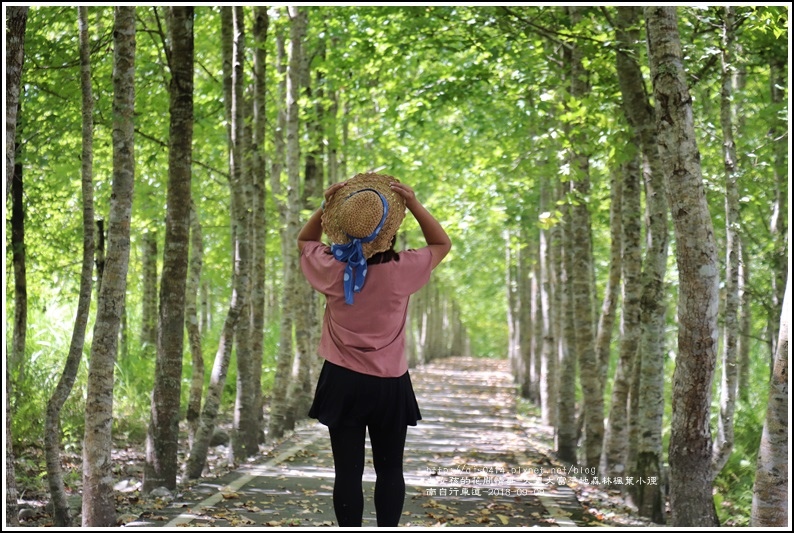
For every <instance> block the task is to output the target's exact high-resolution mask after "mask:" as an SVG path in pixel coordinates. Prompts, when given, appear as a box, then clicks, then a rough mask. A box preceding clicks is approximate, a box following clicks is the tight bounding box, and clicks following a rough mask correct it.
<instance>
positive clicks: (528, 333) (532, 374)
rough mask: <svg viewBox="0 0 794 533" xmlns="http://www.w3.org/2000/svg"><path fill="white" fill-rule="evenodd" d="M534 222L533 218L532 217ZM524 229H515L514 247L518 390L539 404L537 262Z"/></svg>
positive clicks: (523, 226) (522, 227)
mask: <svg viewBox="0 0 794 533" xmlns="http://www.w3.org/2000/svg"><path fill="white" fill-rule="evenodd" d="M535 218H536V219H537V217H535ZM526 233H527V231H526V226H525V225H524V224H522V225H521V228H520V229H519V232H518V235H519V248H518V268H517V274H518V297H519V301H520V303H519V304H518V307H519V316H518V357H519V359H520V361H521V363H520V364H521V367H522V368H523V369H524V380H523V384H522V388H523V389H524V390H525V391H526V395H527V398H529V400H530V401H531V402H533V403H536V404H539V403H540V392H539V386H540V385H539V382H538V368H537V367H536V366H535V361H536V360H537V351H536V350H535V343H534V339H535V335H534V334H533V328H534V326H535V324H536V323H537V322H538V321H537V320H536V313H537V303H536V302H537V298H536V296H537V277H536V276H535V275H534V272H533V265H535V264H536V263H537V261H532V259H531V257H530V253H531V252H530V245H529V240H530V238H529V236H528V235H527V234H526Z"/></svg>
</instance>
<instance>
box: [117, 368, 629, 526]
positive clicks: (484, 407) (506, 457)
mask: <svg viewBox="0 0 794 533" xmlns="http://www.w3.org/2000/svg"><path fill="white" fill-rule="evenodd" d="M411 379H412V381H413V383H414V388H415V390H416V394H417V399H418V401H419V406H420V409H421V412H422V416H423V420H421V421H420V422H419V423H418V425H417V426H416V427H409V428H408V438H407V442H406V450H405V484H406V498H405V506H404V509H403V518H402V520H401V521H400V525H401V526H414V527H417V526H418V527H431V526H447V527H449V526H469V527H472V526H474V527H477V526H479V527H488V526H498V527H531V526H550V527H577V526H588V525H594V526H595V525H597V526H604V525H607V526H609V525H613V524H610V523H609V521H601V520H603V519H604V517H603V516H600V517H596V513H592V512H590V511H589V510H588V509H589V508H590V506H589V505H588V504H586V503H585V504H583V503H581V502H580V501H579V499H578V498H577V495H576V493H575V492H574V490H573V489H572V488H571V486H576V484H577V482H578V477H579V476H578V475H577V473H576V472H574V471H571V469H569V468H566V467H565V466H561V465H557V464H556V463H554V462H553V460H552V459H551V458H550V457H551V456H550V454H549V450H548V448H546V446H548V443H549V442H550V438H551V431H550V429H549V428H547V427H544V426H541V425H539V424H538V423H537V421H534V422H533V420H532V419H531V418H528V417H519V416H518V415H517V413H516V398H515V387H514V385H513V381H512V377H511V375H510V374H509V365H508V363H507V361H504V360H491V359H474V358H463V357H454V358H448V359H443V360H439V361H434V362H432V363H430V364H427V365H422V366H420V367H417V368H415V369H412V370H411ZM255 460H256V461H257V462H256V463H255V464H247V465H245V466H242V467H240V468H238V469H237V470H236V471H234V472H231V473H229V474H227V475H225V476H223V477H220V478H218V479H213V480H202V481H201V482H199V483H198V484H195V485H193V486H191V487H190V488H189V489H186V490H184V491H183V492H182V493H181V494H179V495H178V497H177V499H176V500H174V501H170V502H159V505H155V508H154V509H152V510H151V511H147V512H145V513H143V514H142V515H141V516H140V517H139V518H138V519H137V520H135V521H132V522H129V523H127V524H126V526H127V527H135V526H143V527H162V526H165V527H179V526H183V527H184V526H189V527H196V526H199V527H200V526H215V527H246V526H248V527H256V526H260V527H261V526H273V527H287V526H299V527H322V526H336V521H335V517H334V512H333V505H332V491H333V483H334V472H333V458H332V456H331V451H330V441H329V439H328V431H327V429H326V427H325V426H323V425H321V424H319V423H317V422H316V421H314V420H310V421H305V422H303V423H302V424H301V425H300V426H299V427H298V428H297V429H296V430H295V431H294V433H293V434H292V435H291V436H290V437H289V438H287V439H285V440H284V441H283V442H281V443H280V444H279V445H278V446H276V447H275V448H274V449H273V450H271V451H270V452H269V453H268V454H267V455H266V456H264V457H262V456H260V457H257V458H255ZM374 481H375V479H374V468H373V466H372V459H371V451H370V448H369V442H367V465H366V467H365V472H364V495H365V503H364V524H363V525H364V526H375V525H376V522H375V509H374V504H373V501H372V495H373V489H374ZM637 524H639V522H634V523H633V524H632V525H637ZM621 525H627V524H621Z"/></svg>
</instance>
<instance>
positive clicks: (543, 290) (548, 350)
mask: <svg viewBox="0 0 794 533" xmlns="http://www.w3.org/2000/svg"><path fill="white" fill-rule="evenodd" d="M550 207H551V206H550V205H549V185H548V183H547V182H546V180H541V182H540V212H541V213H546V212H547V211H548V209H550ZM553 231H554V229H553V228H551V227H549V228H547V227H545V226H544V227H541V229H540V233H539V237H538V242H539V244H538V266H539V269H540V279H539V283H538V288H539V291H540V320H541V322H542V324H541V335H543V343H542V345H541V353H540V362H541V367H540V404H541V409H542V417H543V423H544V424H547V425H549V426H553V427H554V426H556V425H557V403H558V396H557V389H558V366H559V365H558V364H557V363H558V357H557V350H556V346H555V345H556V343H557V335H556V331H555V327H554V326H555V320H554V318H553V317H552V316H551V314H552V311H553V310H555V309H556V308H557V307H558V306H557V305H555V303H554V302H555V299H556V294H557V291H558V290H559V288H558V287H559V286H558V284H557V277H556V271H555V265H557V264H558V263H555V262H554V259H553V249H552V246H551V242H550V241H551V237H552V234H553Z"/></svg>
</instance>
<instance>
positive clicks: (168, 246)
mask: <svg viewBox="0 0 794 533" xmlns="http://www.w3.org/2000/svg"><path fill="white" fill-rule="evenodd" d="M168 9H169V16H168V22H169V30H170V31H169V33H170V37H171V39H170V43H171V47H170V53H169V54H167V55H168V57H169V66H170V70H171V85H170V87H169V93H170V107H169V112H170V117H171V119H170V128H169V156H168V190H167V197H166V202H167V205H168V208H167V211H166V218H165V245H164V246H163V273H162V280H161V281H160V314H159V319H158V325H157V362H156V367H155V375H154V390H153V391H152V407H151V419H150V421H149V430H148V433H147V439H146V465H145V468H144V479H143V492H144V493H148V492H150V491H151V490H153V489H155V488H158V487H166V488H167V489H170V490H174V489H176V476H177V471H178V464H177V452H178V448H179V417H180V413H179V404H180V400H181V391H182V354H183V351H184V337H185V334H184V331H185V285H186V281H187V269H188V250H189V247H190V204H191V187H190V182H191V176H192V172H191V163H192V143H193V12H194V8H193V7H191V6H173V7H170V8H168Z"/></svg>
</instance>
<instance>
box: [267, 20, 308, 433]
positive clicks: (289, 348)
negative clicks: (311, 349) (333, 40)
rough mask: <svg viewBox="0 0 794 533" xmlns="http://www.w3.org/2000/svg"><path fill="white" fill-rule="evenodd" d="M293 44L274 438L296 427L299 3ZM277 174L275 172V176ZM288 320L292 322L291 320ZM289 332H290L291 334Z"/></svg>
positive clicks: (302, 22)
mask: <svg viewBox="0 0 794 533" xmlns="http://www.w3.org/2000/svg"><path fill="white" fill-rule="evenodd" d="M289 17H290V20H291V23H290V45H289V66H288V70H287V87H286V98H287V100H286V131H287V136H286V138H287V142H286V150H287V176H288V187H287V204H286V221H285V222H286V223H285V225H284V231H283V232H282V237H281V238H282V251H283V254H284V298H283V307H282V309H281V312H282V313H283V315H282V318H283V319H282V328H285V326H288V328H289V329H287V331H284V329H282V332H281V341H282V342H281V343H280V346H279V354H278V362H277V365H276V375H275V377H274V382H273V401H272V408H271V417H270V434H271V435H272V437H273V438H275V439H278V438H281V437H282V436H283V435H284V433H285V431H287V430H290V429H292V428H293V427H294V413H291V412H290V411H289V407H290V400H289V397H288V394H287V393H288V391H289V389H290V387H289V383H290V381H291V379H290V378H291V377H292V367H293V360H294V350H293V344H292V325H293V323H294V319H295V316H294V311H295V309H296V308H297V307H298V305H299V302H298V299H299V292H298V290H297V283H298V281H299V280H298V279H297V273H298V272H299V270H300V268H299V267H300V265H299V263H298V249H297V244H296V243H297V239H298V231H299V230H300V228H299V227H298V226H299V224H300V209H301V201H300V145H299V138H298V136H299V116H298V115H299V106H298V99H299V97H300V81H301V73H300V71H301V64H302V62H303V60H302V54H303V52H302V45H303V38H304V36H305V34H306V13H305V9H301V8H299V7H290V8H289ZM275 178H276V177H275V176H274V179H275ZM287 322H288V323H289V324H287ZM287 335H288V336H287Z"/></svg>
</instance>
